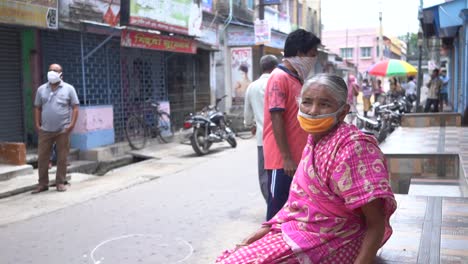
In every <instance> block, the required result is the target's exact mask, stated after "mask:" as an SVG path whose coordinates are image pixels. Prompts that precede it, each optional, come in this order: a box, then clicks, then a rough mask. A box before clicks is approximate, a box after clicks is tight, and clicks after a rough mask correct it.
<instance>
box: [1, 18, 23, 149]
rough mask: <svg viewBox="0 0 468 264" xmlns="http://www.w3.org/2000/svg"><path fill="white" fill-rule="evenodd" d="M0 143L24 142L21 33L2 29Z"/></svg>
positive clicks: (10, 29)
mask: <svg viewBox="0 0 468 264" xmlns="http://www.w3.org/2000/svg"><path fill="white" fill-rule="evenodd" d="M0 58H1V59H0V142H1V141H17V142H22V141H24V118H23V90H22V83H21V72H22V71H21V33H20V31H19V30H16V29H13V28H4V27H0Z"/></svg>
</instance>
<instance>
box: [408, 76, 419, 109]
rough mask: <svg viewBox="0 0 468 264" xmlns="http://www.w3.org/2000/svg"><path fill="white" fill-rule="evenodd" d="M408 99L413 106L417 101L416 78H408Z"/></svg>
mask: <svg viewBox="0 0 468 264" xmlns="http://www.w3.org/2000/svg"><path fill="white" fill-rule="evenodd" d="M405 93H406V97H407V98H408V100H409V102H410V103H411V104H413V102H414V101H416V98H417V96H416V83H415V82H414V76H409V77H408V83H407V84H406V87H405Z"/></svg>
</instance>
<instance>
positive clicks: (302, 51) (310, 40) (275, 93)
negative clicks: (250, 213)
mask: <svg viewBox="0 0 468 264" xmlns="http://www.w3.org/2000/svg"><path fill="white" fill-rule="evenodd" d="M319 45H320V39H319V38H318V37H316V36H315V35H314V34H312V33H311V32H308V31H305V30H303V29H298V30H295V31H293V32H291V33H290V34H289V35H288V37H287V38H286V42H285V45H284V59H283V63H282V64H280V65H278V68H276V69H275V70H273V72H272V73H271V76H270V78H269V79H268V83H267V87H266V91H265V108H264V125H263V153H264V156H265V169H266V170H267V172H268V177H269V180H270V184H269V185H270V191H271V195H270V197H269V198H268V206H267V219H271V218H272V217H273V216H275V215H276V213H277V212H278V211H279V210H280V209H281V208H282V207H283V205H284V203H285V202H286V200H287V199H288V193H289V187H290V185H291V181H292V177H293V176H294V173H295V171H296V168H297V165H298V163H299V160H300V159H301V154H302V150H303V149H304V146H305V144H306V141H307V133H305V132H304V131H303V130H302V129H301V128H300V126H299V122H298V121H297V111H298V104H297V100H296V99H297V97H298V96H299V94H300V92H301V87H302V84H303V82H304V81H305V80H306V78H307V77H308V76H309V75H310V74H311V72H313V69H314V67H315V63H316V60H317V54H318V51H317V48H318V47H319Z"/></svg>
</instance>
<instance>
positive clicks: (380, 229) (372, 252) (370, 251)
mask: <svg viewBox="0 0 468 264" xmlns="http://www.w3.org/2000/svg"><path fill="white" fill-rule="evenodd" d="M361 210H362V212H363V214H364V217H365V219H366V227H367V230H366V234H365V236H364V240H363V242H362V245H361V249H360V250H359V254H358V256H357V258H356V260H355V262H354V264H367V263H369V264H372V263H374V259H375V256H376V255H377V251H378V250H379V248H380V245H381V244H382V239H383V237H384V233H385V215H384V212H383V201H382V199H376V200H374V201H372V202H370V203H368V204H366V205H364V206H363V207H361Z"/></svg>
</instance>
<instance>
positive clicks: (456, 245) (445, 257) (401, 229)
mask: <svg viewBox="0 0 468 264" xmlns="http://www.w3.org/2000/svg"><path fill="white" fill-rule="evenodd" d="M396 199H397V202H398V209H397V211H396V212H395V214H394V215H393V216H392V218H391V224H392V226H393V230H394V233H393V235H392V237H391V238H390V239H389V241H387V243H386V244H385V245H384V247H383V248H382V249H380V250H379V252H378V257H379V263H421V264H428V263H468V217H467V216H468V198H451V197H427V196H410V195H396Z"/></svg>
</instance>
